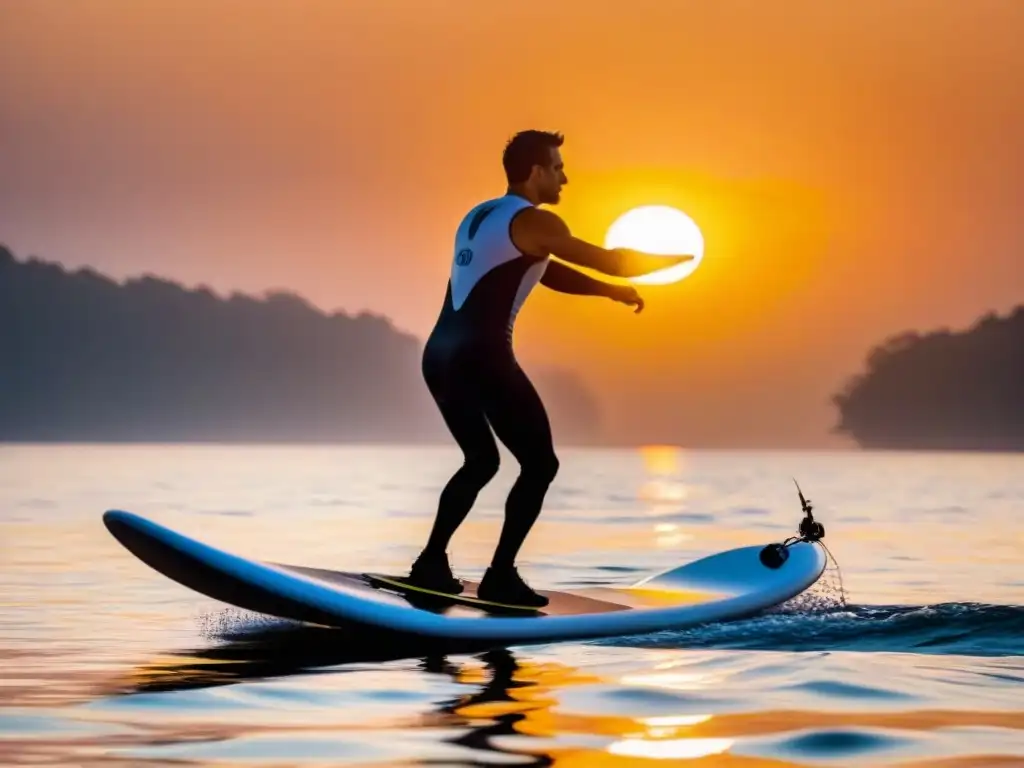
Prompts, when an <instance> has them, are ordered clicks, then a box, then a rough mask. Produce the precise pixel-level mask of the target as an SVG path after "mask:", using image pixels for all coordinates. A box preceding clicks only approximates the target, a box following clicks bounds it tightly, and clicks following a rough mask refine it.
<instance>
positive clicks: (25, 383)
mask: <svg viewBox="0 0 1024 768" xmlns="http://www.w3.org/2000/svg"><path fill="white" fill-rule="evenodd" d="M421 349H422V345H421V342H420V341H419V340H418V339H416V338H415V337H413V336H411V335H409V334H405V333H400V332H399V331H397V330H396V329H395V328H394V327H393V326H392V324H391V323H390V321H389V320H387V319H386V318H383V317H379V316H376V315H373V314H369V313H362V314H359V315H356V316H354V317H353V316H349V315H346V314H344V313H340V312H336V313H333V314H325V313H323V312H321V311H319V310H317V309H315V308H314V307H312V306H310V305H309V304H308V303H307V302H306V301H304V300H303V299H302V298H300V297H298V296H295V295H293V294H290V293H285V292H271V293H269V294H267V295H266V296H264V297H262V298H254V297H251V296H245V295H242V294H238V293H235V294H232V295H230V296H229V297H228V298H226V299H222V298H219V297H217V296H216V295H214V293H213V292H212V291H210V290H209V289H206V288H200V289H197V290H186V289H185V288H183V287H182V286H180V285H178V284H175V283H173V282H170V281H167V280H163V279H159V278H157V277H153V276H149V275H147V276H144V277H141V278H137V279H131V280H127V281H125V282H124V283H123V284H119V283H117V282H115V281H113V280H111V279H110V278H108V277H105V276H103V275H100V274H98V273H97V272H95V271H94V270H91V269H79V270H77V271H74V272H70V271H66V270H65V269H64V268H62V267H61V266H59V265H55V264H49V263H45V262H43V261H40V260H38V259H35V258H31V259H28V260H27V261H25V262H19V261H17V260H15V258H14V256H13V255H12V254H11V252H10V251H9V250H7V249H6V248H3V247H2V246H0V440H8V441H11V440H17V441H25V440H33V441H50V440H60V441H74V440H82V441H108V440H129V441H176V440H216V441H242V440H249V441H279V440H294V441H318V440H330V441H364V440H379V441H395V442H416V441H420V440H442V441H447V440H448V439H449V438H448V436H447V432H446V431H445V428H444V425H443V422H442V421H441V419H440V416H439V415H438V414H437V412H436V408H435V406H434V404H433V403H432V402H431V400H430V398H429V394H428V393H427V390H426V387H425V385H424V384H423V381H422V378H421V373H420V354H421ZM538 388H543V389H544V390H546V391H549V392H551V393H552V401H553V402H552V405H553V408H552V410H553V411H555V413H554V414H553V416H554V418H553V421H554V420H556V419H557V420H558V422H559V423H561V425H562V426H563V428H564V431H565V433H566V434H567V436H571V435H574V434H583V435H586V436H590V437H592V434H591V432H590V431H589V428H590V425H591V424H593V423H595V422H596V420H597V419H596V408H594V407H593V405H592V403H591V404H590V405H589V406H588V405H586V404H587V403H588V402H590V401H589V396H588V395H587V393H586V391H585V389H584V388H583V387H582V386H581V384H580V383H579V381H577V380H575V379H571V378H568V379H567V378H564V377H560V376H558V375H556V377H555V380H554V383H551V382H550V381H548V380H545V381H541V382H538ZM580 419H582V420H583V422H584V424H583V425H582V427H581V426H579V425H578V424H577V423H576V422H577V421H579V420H580ZM559 439H561V435H559Z"/></svg>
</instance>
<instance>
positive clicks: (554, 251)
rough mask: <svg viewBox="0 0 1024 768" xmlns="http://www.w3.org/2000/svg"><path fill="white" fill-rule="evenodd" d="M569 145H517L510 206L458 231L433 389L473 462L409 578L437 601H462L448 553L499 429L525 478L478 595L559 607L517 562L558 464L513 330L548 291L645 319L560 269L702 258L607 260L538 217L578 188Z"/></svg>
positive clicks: (627, 255)
mask: <svg viewBox="0 0 1024 768" xmlns="http://www.w3.org/2000/svg"><path fill="white" fill-rule="evenodd" d="M562 142H563V138H562V136H561V135H559V134H556V133H548V132H544V131H532V130H530V131H523V132H521V133H519V134H517V135H516V136H514V137H513V138H512V139H511V140H510V141H509V142H508V144H507V145H506V147H505V151H504V155H503V165H504V168H505V175H506V178H507V180H508V188H507V190H506V193H505V195H504V196H502V197H499V198H496V199H492V200H487V201H485V202H482V203H480V204H479V205H477V206H475V207H474V208H473V209H472V210H471V211H469V213H468V214H466V216H465V218H464V219H463V220H462V222H461V224H460V225H459V227H458V230H457V231H456V235H455V248H454V252H453V256H454V259H453V263H452V267H451V274H450V277H449V280H448V288H447V292H446V294H445V298H444V304H443V306H442V308H441V314H440V316H439V317H438V319H437V323H436V325H435V326H434V329H433V331H432V333H431V334H430V337H429V339H428V340H427V343H426V346H425V348H424V351H423V377H424V379H425V381H426V384H427V387H428V389H429V390H430V393H431V395H433V397H434V399H435V401H436V402H437V406H438V408H439V409H440V411H441V415H442V417H443V418H444V421H445V423H446V424H447V426H448V429H449V430H450V431H451V434H452V436H453V437H454V438H455V440H456V442H457V443H458V445H459V447H460V448H461V449H462V452H463V454H464V456H465V460H464V463H463V465H462V467H461V468H460V469H459V470H458V471H457V472H456V473H455V474H454V475H453V476H452V478H451V479H450V480H449V481H448V483H447V485H446V486H445V488H444V490H443V491H442V492H441V497H440V500H439V504H438V510H437V518H436V519H435V521H434V526H433V529H432V531H431V533H430V538H429V540H428V541H427V544H426V546H425V548H424V549H423V552H422V553H421V554H420V556H419V557H418V558H417V560H416V562H415V563H414V564H413V566H412V569H411V571H410V574H409V578H408V580H409V581H410V582H411V583H414V584H416V585H419V586H422V587H424V588H427V589H432V590H436V591H439V592H446V593H451V594H458V593H460V592H461V591H462V584H461V583H460V582H459V581H458V580H457V579H456V578H455V577H454V576H453V575H452V571H451V568H450V566H449V564H448V557H447V553H446V550H447V547H448V543H449V541H450V540H451V537H452V535H453V534H454V533H455V531H456V530H457V529H458V527H459V525H460V524H461V523H462V521H463V520H464V519H465V518H466V515H467V514H468V513H469V510H470V509H471V508H472V506H473V504H474V502H475V501H476V498H477V494H478V493H479V492H480V490H481V489H482V488H483V487H484V486H485V485H486V484H487V483H488V482H489V481H490V480H491V478H493V477H494V475H495V474H496V473H497V471H498V462H499V456H498V447H497V444H496V443H495V440H494V436H493V435H492V433H491V430H492V428H493V430H494V433H495V434H497V436H498V438H499V439H500V440H501V441H502V443H504V444H505V446H506V447H507V448H508V449H509V451H510V452H511V453H512V455H513V456H514V457H515V458H516V460H517V461H518V462H519V465H520V468H521V471H520V474H519V477H518V479H517V480H516V482H515V484H514V485H513V486H512V490H511V491H510V493H509V495H508V499H507V502H506V505H505V522H504V527H503V528H502V531H501V536H500V538H499V540H498V545H497V548H496V550H495V552H494V557H493V559H492V560H491V563H490V566H489V567H488V569H487V571H486V572H485V574H484V576H483V578H482V580H481V582H480V586H479V588H478V590H477V594H478V596H479V597H480V598H481V599H485V600H491V601H495V602H503V603H511V604H516V605H527V606H533V607H542V606H544V605H546V604H547V602H548V601H547V598H546V597H544V596H543V595H539V594H537V593H536V592H534V591H533V590H532V589H530V587H529V586H527V584H526V583H525V582H524V581H523V579H522V578H521V577H520V576H519V574H518V572H517V570H516V567H515V559H516V555H517V554H518V552H519V548H520V547H521V546H522V543H523V540H524V539H525V538H526V536H527V534H528V533H529V531H530V528H532V527H533V524H534V522H535V521H536V519H537V516H538V515H539V514H540V509H541V505H542V503H543V501H544V496H545V494H546V493H547V489H548V486H549V485H550V483H551V481H552V480H553V479H554V477H555V473H556V472H557V471H558V459H557V457H556V456H555V451H554V447H553V445H552V438H551V428H550V425H549V423H548V417H547V413H546V411H545V409H544V405H543V403H541V400H540V398H539V397H538V395H537V392H536V391H535V390H534V388H533V385H532V384H531V383H530V380H529V379H528V378H527V376H526V374H525V373H524V372H523V370H522V369H521V368H520V367H519V364H518V363H517V362H516V357H515V354H514V353H513V350H512V327H513V324H514V322H515V318H516V315H517V313H518V312H519V308H520V307H521V306H522V304H523V302H524V301H525V299H526V297H527V295H528V294H529V293H530V291H531V290H532V289H533V288H534V286H536V285H537V283H538V282H539V283H540V284H541V285H544V286H546V287H548V288H551V289H552V290H555V291H560V292H562V293H570V294H578V295H589V296H603V297H606V298H609V299H612V300H614V301H617V302H621V303H623V304H626V305H628V306H635V307H636V310H635V311H636V312H640V311H641V310H642V309H643V307H644V303H643V300H642V299H641V298H640V295H639V294H638V293H637V291H636V289H635V288H633V287H632V286H628V285H615V284H610V283H604V282H602V281H600V280H595V279H594V278H591V277H588V276H587V275H585V274H583V273H582V272H578V271H577V270H575V269H573V268H572V267H569V266H568V265H566V264H563V263H561V262H560V261H552V260H551V259H550V257H551V256H555V257H557V258H559V259H561V260H562V261H566V262H571V263H574V264H578V265H581V266H585V267H589V268H592V269H595V270H597V271H600V272H603V273H605V274H609V275H616V276H620V277H631V276H634V275H642V274H646V273H648V272H652V271H655V270H658V269H663V268H665V267H668V266H671V265H673V264H678V263H679V262H682V261H686V260H688V259H690V258H693V257H692V256H669V257H666V256H652V255H648V254H641V253H638V252H635V251H628V250H624V249H616V250H606V249H604V248H600V247H598V246H595V245H591V244H589V243H586V242H584V241H583V240H580V239H578V238H575V237H573V236H572V235H571V234H570V232H569V228H568V227H567V226H566V225H565V223H564V222H563V221H562V220H561V219H560V218H559V217H558V216H557V215H555V214H554V213H552V212H550V211H547V210H542V209H541V208H538V207H537V206H539V205H542V204H545V203H547V204H555V203H557V202H558V201H559V199H560V196H561V190H562V187H563V186H564V185H565V184H567V183H568V179H567V178H566V176H565V171H564V169H563V164H562V157H561V154H560V151H559V148H560V147H561V146H562Z"/></svg>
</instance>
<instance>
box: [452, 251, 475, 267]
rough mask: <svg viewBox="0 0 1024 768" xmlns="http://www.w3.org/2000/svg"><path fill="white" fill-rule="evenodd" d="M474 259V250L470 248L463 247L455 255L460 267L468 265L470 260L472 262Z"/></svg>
mask: <svg viewBox="0 0 1024 768" xmlns="http://www.w3.org/2000/svg"><path fill="white" fill-rule="evenodd" d="M472 260H473V251H471V250H470V249H469V248H463V249H462V250H461V251H459V252H458V254H457V255H456V256H455V263H456V264H458V265H459V266H460V267H465V266H467V265H468V264H469V262H471V261H472Z"/></svg>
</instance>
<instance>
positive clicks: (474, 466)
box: [462, 451, 501, 488]
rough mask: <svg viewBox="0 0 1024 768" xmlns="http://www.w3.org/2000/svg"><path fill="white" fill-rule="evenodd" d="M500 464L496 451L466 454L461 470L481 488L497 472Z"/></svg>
mask: <svg viewBox="0 0 1024 768" xmlns="http://www.w3.org/2000/svg"><path fill="white" fill-rule="evenodd" d="M500 465H501V458H500V457H499V456H498V453H497V451H495V452H494V453H492V454H480V455H475V456H467V457H466V461H465V463H464V464H463V465H462V471H463V472H464V473H465V474H466V475H467V476H468V477H469V478H470V479H471V480H473V482H475V483H477V484H479V485H480V487H481V488H482V487H483V486H485V485H487V483H489V482H491V480H492V479H494V476H495V475H496V474H498V468H499V466H500Z"/></svg>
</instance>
